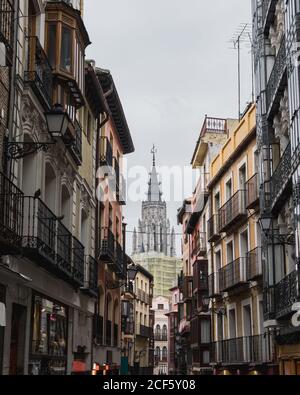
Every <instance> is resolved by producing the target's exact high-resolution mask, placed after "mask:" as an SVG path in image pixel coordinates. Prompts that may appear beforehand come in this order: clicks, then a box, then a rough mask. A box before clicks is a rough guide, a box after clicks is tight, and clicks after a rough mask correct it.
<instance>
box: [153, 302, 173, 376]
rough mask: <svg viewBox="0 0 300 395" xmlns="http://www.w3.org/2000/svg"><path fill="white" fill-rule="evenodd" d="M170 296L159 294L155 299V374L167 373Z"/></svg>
mask: <svg viewBox="0 0 300 395" xmlns="http://www.w3.org/2000/svg"><path fill="white" fill-rule="evenodd" d="M169 303H170V301H169V298H166V297H164V296H157V297H156V298H154V299H153V305H152V309H153V310H154V372H153V373H154V375H167V374H168V372H169V370H168V331H169V322H168V316H167V314H168V313H169V308H170V306H169Z"/></svg>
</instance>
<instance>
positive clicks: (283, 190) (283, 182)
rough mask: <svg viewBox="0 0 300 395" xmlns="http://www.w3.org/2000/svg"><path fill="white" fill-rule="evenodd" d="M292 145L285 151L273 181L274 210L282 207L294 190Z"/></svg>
mask: <svg viewBox="0 0 300 395" xmlns="http://www.w3.org/2000/svg"><path fill="white" fill-rule="evenodd" d="M291 163H292V162H291V144H290V143H289V144H288V146H287V147H286V150H285V151H284V153H283V155H282V157H281V159H280V162H279V164H278V166H277V167H276V169H275V171H274V173H273V175H272V179H271V202H272V208H273V209H274V208H276V207H278V206H281V205H282V203H284V202H285V201H286V197H287V194H289V193H290V192H291V188H292V168H291V167H292V166H291Z"/></svg>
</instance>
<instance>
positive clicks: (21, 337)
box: [9, 303, 27, 376]
mask: <svg viewBox="0 0 300 395" xmlns="http://www.w3.org/2000/svg"><path fill="white" fill-rule="evenodd" d="M26 315H27V308H26V307H24V306H21V305H19V304H15V303H14V304H13V306H12V318H11V337H10V364H9V374H10V375H13V376H15V375H23V374H24V355H25V333H26Z"/></svg>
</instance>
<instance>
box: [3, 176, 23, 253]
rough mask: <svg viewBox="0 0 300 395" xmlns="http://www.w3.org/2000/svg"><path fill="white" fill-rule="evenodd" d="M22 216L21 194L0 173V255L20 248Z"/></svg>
mask: <svg viewBox="0 0 300 395" xmlns="http://www.w3.org/2000/svg"><path fill="white" fill-rule="evenodd" d="M23 215H24V195H23V192H22V191H21V190H20V189H19V188H17V186H16V185H15V184H14V183H12V182H11V181H10V179H9V178H7V177H6V176H5V175H4V174H3V173H1V172H0V251H1V252H0V255H1V254H8V253H13V252H14V251H18V250H19V249H20V248H21V245H22V235H23Z"/></svg>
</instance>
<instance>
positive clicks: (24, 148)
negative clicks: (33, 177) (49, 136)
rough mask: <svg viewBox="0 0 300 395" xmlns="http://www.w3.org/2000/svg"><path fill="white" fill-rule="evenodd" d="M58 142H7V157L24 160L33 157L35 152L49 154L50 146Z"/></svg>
mask: <svg viewBox="0 0 300 395" xmlns="http://www.w3.org/2000/svg"><path fill="white" fill-rule="evenodd" d="M55 143H56V141H50V142H41V141H35V142H11V141H9V142H6V155H7V158H9V159H15V160H17V159H22V158H25V157H26V156H29V155H32V154H34V153H35V152H38V151H43V152H47V151H48V149H49V146H50V145H54V144H55Z"/></svg>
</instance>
